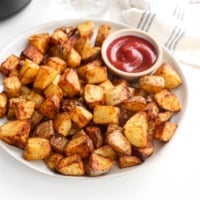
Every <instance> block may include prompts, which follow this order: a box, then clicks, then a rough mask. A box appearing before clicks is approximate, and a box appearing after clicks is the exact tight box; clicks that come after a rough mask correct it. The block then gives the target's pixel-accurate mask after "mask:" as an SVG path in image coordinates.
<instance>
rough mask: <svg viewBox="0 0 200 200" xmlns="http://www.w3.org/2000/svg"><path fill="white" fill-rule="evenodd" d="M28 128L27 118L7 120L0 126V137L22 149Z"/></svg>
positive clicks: (28, 131)
mask: <svg viewBox="0 0 200 200" xmlns="http://www.w3.org/2000/svg"><path fill="white" fill-rule="evenodd" d="M30 128H31V126H30V121H29V120H14V121H8V122H6V123H5V124H3V125H1V126H0V139H2V140H3V141H4V142H6V143H8V144H11V145H14V146H17V147H19V148H22V149H23V148H24V147H25V145H26V142H27V140H28V137H29V133H30Z"/></svg>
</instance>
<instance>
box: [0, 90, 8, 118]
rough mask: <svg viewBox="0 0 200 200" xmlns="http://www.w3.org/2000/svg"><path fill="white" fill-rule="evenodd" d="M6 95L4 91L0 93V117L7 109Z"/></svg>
mask: <svg viewBox="0 0 200 200" xmlns="http://www.w3.org/2000/svg"><path fill="white" fill-rule="evenodd" d="M7 106H8V97H7V96H6V94H5V93H4V92H1V93H0V118H2V117H4V116H5V114H6V111H7Z"/></svg>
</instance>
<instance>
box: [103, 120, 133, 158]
mask: <svg viewBox="0 0 200 200" xmlns="http://www.w3.org/2000/svg"><path fill="white" fill-rule="evenodd" d="M105 140H106V143H107V144H109V145H110V146H111V147H112V148H113V149H114V150H115V151H116V152H118V153H120V154H122V155H131V143H130V142H129V140H128V139H127V138H126V137H125V136H124V134H123V129H122V128H121V127H120V126H118V125H114V124H109V125H108V128H107V131H106V138H105Z"/></svg>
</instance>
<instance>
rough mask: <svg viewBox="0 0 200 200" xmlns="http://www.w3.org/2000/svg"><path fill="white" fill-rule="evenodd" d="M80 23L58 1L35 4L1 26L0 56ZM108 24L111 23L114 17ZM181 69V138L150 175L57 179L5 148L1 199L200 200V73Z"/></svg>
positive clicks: (149, 166)
mask: <svg viewBox="0 0 200 200" xmlns="http://www.w3.org/2000/svg"><path fill="white" fill-rule="evenodd" d="M74 17H78V16H75V14H73V13H72V11H67V10H64V8H62V7H61V6H60V5H57V4H56V3H55V1H53V0H48V1H44V0H33V1H32V2H31V3H30V4H29V5H28V6H27V7H26V8H25V9H24V10H23V11H22V12H20V13H18V14H17V15H15V16H14V17H12V18H9V19H7V20H4V21H0V50H1V49H2V48H3V47H5V46H6V44H7V43H8V42H9V41H11V40H12V39H14V38H15V37H16V36H19V35H20V33H23V32H24V31H25V30H27V29H29V28H31V27H33V26H35V25H38V24H41V23H44V22H48V21H52V20H58V19H64V18H66V19H67V18H74ZM102 18H104V19H109V18H110V17H109V12H108V13H106V14H105V15H104V16H103V17H102ZM113 20H114V19H113ZM181 68H182V71H183V72H184V74H185V76H186V80H187V84H188V87H189V102H188V108H187V112H186V115H185V117H184V119H183V121H182V125H181V126H180V128H179V129H178V132H177V134H176V135H175V137H174V138H173V139H172V141H171V142H170V143H169V144H167V146H166V147H165V148H163V150H162V151H163V152H162V153H163V154H164V156H162V157H159V158H158V159H157V160H156V161H155V160H154V162H151V160H150V161H148V163H145V164H144V165H143V166H142V167H145V168H146V171H145V173H144V174H141V173H140V170H139V168H137V170H133V173H128V174H127V175H123V176H118V177H115V178H91V179H89V180H79V179H68V178H56V177H51V176H47V175H44V174H41V173H39V172H37V171H34V170H32V169H30V168H28V167H27V166H24V165H23V164H21V163H19V162H18V161H16V160H15V159H14V158H12V157H11V156H10V155H8V154H7V153H6V152H4V151H3V150H2V149H1V148H0V199H2V200H27V199H28V200H40V199H48V200H53V199H73V200H77V199H82V200H90V199H96V200H102V199H104V200H107V199H109V200H118V199H120V200H122V199H123V200H125V199H140V200H145V199H148V200H149V199H153V200H160V199H161V200H165V199H166V200H169V199H171V200H173V199H182V200H185V199H192V200H197V199H200V191H199V188H200V183H199V182H200V181H199V180H200V145H199V143H200V128H199V127H200V126H199V124H200V122H199V121H200V120H199V111H200V106H199V102H200V99H199V85H200V68H199V69H198V68H195V67H192V66H186V65H182V64H181Z"/></svg>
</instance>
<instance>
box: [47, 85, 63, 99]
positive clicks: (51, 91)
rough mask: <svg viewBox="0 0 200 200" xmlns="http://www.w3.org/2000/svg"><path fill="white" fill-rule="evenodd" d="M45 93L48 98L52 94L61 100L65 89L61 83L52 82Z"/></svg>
mask: <svg viewBox="0 0 200 200" xmlns="http://www.w3.org/2000/svg"><path fill="white" fill-rule="evenodd" d="M44 95H45V97H46V98H47V97H48V96H51V95H57V96H58V98H59V99H60V100H61V99H62V98H63V91H62V89H61V88H60V87H59V85H57V84H54V83H52V84H50V85H49V86H48V87H47V88H46V89H45V90H44Z"/></svg>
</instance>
